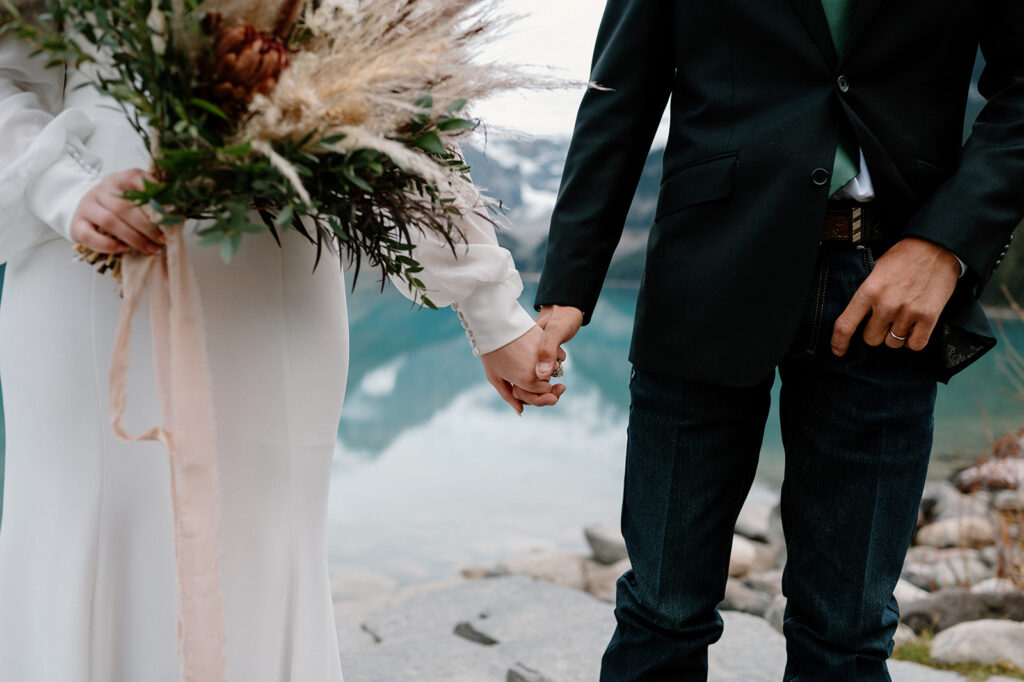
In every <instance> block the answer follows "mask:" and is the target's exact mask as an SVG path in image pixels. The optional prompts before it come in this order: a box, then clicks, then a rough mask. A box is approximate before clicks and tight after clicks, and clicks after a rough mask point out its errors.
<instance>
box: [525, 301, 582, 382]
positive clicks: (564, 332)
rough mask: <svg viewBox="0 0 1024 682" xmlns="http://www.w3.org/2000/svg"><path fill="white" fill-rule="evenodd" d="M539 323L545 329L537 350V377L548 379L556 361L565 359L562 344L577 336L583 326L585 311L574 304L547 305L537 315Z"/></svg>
mask: <svg viewBox="0 0 1024 682" xmlns="http://www.w3.org/2000/svg"><path fill="white" fill-rule="evenodd" d="M537 324H538V325H540V327H541V328H542V329H543V330H544V335H543V337H542V338H541V340H540V348H539V349H538V351H537V367H536V372H537V378H538V379H541V380H542V381H547V380H548V379H550V378H551V373H552V372H554V371H555V366H556V363H557V362H561V361H562V360H564V359H565V351H564V350H562V344H564V343H566V342H567V341H569V339H571V338H572V337H574V336H576V332H578V331H579V330H580V327H581V326H583V311H582V310H580V309H579V308H574V307H572V306H564V305H546V306H544V307H543V308H541V309H540V314H539V315H537Z"/></svg>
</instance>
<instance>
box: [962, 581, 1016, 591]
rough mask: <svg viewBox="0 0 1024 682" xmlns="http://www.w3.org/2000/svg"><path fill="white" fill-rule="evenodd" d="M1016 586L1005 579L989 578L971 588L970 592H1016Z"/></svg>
mask: <svg viewBox="0 0 1024 682" xmlns="http://www.w3.org/2000/svg"><path fill="white" fill-rule="evenodd" d="M1017 591H1018V589H1017V586H1016V585H1014V584H1013V581H1012V580H1007V579H1006V578H989V579H988V580H983V581H981V582H980V583H978V584H977V585H973V586H972V587H971V592H994V593H1000V592H1017Z"/></svg>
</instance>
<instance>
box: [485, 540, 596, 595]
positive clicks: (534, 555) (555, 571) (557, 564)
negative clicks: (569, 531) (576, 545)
mask: <svg viewBox="0 0 1024 682" xmlns="http://www.w3.org/2000/svg"><path fill="white" fill-rule="evenodd" d="M586 562H587V558H586V557H584V556H582V555H580V554H576V553H574V552H566V551H562V550H554V549H546V550H538V551H535V552H527V553H526V554H519V555H517V556H514V557H512V558H511V559H508V560H507V561H505V562H503V563H501V564H499V565H498V567H497V568H496V569H495V570H494V571H493V573H492V575H494V576H500V575H523V576H527V577H530V578H537V579H538V580H546V581H548V582H552V583H555V584H556V585H561V586H563V587H571V588H573V589H574V590H584V589H586V587H587V579H586V575H585V574H584V570H583V567H584V565H585V564H586Z"/></svg>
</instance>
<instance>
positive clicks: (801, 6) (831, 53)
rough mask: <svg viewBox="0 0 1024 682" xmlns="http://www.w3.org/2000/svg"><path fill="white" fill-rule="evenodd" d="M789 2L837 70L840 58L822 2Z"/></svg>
mask: <svg viewBox="0 0 1024 682" xmlns="http://www.w3.org/2000/svg"><path fill="white" fill-rule="evenodd" d="M789 1H790V2H791V3H793V6H794V7H795V8H796V11H797V12H798V13H799V14H800V18H801V19H803V21H804V24H805V25H806V26H807V30H808V31H810V33H811V36H813V37H814V41H815V42H816V43H818V47H819V48H821V53H822V54H823V55H825V60H826V61H827V62H828V64H829V66H830V67H832V68H835V66H836V64H837V63H838V61H839V56H838V55H837V54H836V46H835V44H834V43H833V42H832V32H831V31H830V30H829V28H828V19H826V18H825V8H824V7H822V5H821V0H789ZM878 1H881V0H878Z"/></svg>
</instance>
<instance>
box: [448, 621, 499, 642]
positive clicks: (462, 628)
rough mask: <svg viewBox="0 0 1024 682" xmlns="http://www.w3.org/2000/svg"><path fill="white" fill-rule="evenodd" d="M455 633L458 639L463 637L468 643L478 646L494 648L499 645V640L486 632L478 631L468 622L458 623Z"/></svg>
mask: <svg viewBox="0 0 1024 682" xmlns="http://www.w3.org/2000/svg"><path fill="white" fill-rule="evenodd" d="M453 633H454V634H455V635H456V636H457V637H461V638H462V639H465V640H467V641H470V642H476V643H477V644H482V645H484V646H494V645H495V644H498V640H496V639H494V638H493V637H491V636H490V635H488V634H486V633H484V632H480V631H479V630H477V629H476V626H474V625H473V624H472V623H470V622H466V621H463V622H462V623H457V624H456V625H455V630H453Z"/></svg>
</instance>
